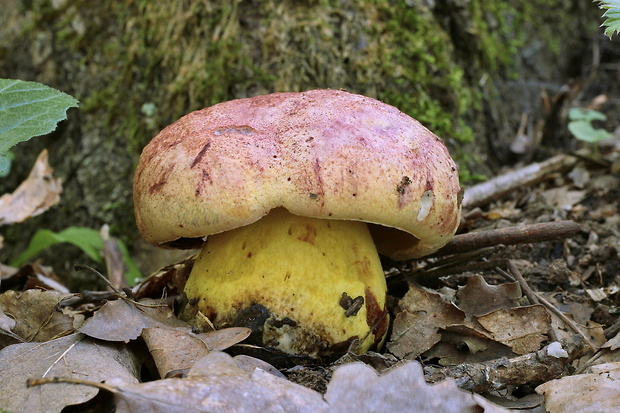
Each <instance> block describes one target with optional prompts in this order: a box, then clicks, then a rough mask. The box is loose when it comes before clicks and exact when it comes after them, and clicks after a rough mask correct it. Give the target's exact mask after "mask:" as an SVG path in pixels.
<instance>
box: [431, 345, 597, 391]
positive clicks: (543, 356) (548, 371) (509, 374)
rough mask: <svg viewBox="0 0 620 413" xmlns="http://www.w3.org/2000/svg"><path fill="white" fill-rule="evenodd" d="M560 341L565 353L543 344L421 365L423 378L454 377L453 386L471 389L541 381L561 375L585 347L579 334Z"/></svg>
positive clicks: (435, 380) (487, 388) (586, 346)
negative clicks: (509, 353) (479, 358)
mask: <svg viewBox="0 0 620 413" xmlns="http://www.w3.org/2000/svg"><path fill="white" fill-rule="evenodd" d="M560 344H561V345H562V349H563V350H564V351H566V353H567V355H568V357H557V355H555V354H556V352H553V351H550V349H549V346H545V347H543V348H542V349H540V350H538V351H536V352H533V353H529V354H525V355H523V356H518V357H514V358H511V359H505V358H504V359H499V360H491V361H487V362H482V363H463V364H459V365H458V366H450V367H443V368H436V367H425V368H424V376H425V377H424V378H425V379H426V381H427V382H431V383H434V382H437V381H440V380H443V379H445V378H454V379H456V384H457V386H459V387H460V388H462V389H464V390H469V391H472V392H475V393H483V392H490V391H495V390H502V389H505V388H507V387H508V386H519V385H523V384H526V383H542V382H546V381H549V380H552V379H556V378H558V377H561V376H563V375H565V374H566V373H567V366H569V365H570V363H571V362H572V361H573V360H575V359H577V358H579V357H581V356H583V355H584V354H586V353H587V351H588V350H589V348H588V345H587V344H586V343H585V342H584V341H583V337H581V336H580V335H574V336H571V337H569V338H567V339H566V340H562V341H560Z"/></svg>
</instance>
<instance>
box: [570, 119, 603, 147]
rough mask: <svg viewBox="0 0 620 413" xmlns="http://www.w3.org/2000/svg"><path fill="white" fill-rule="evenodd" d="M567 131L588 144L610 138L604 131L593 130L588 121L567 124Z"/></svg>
mask: <svg viewBox="0 0 620 413" xmlns="http://www.w3.org/2000/svg"><path fill="white" fill-rule="evenodd" d="M568 130H569V131H570V133H572V134H573V135H574V136H575V138H577V139H579V140H580V141H584V142H588V143H596V142H600V141H602V140H604V139H608V138H609V137H611V134H610V133H609V132H607V131H606V130H605V129H595V128H594V127H593V126H592V124H591V123H590V122H589V121H586V120H577V121H573V122H568Z"/></svg>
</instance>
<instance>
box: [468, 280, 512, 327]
mask: <svg viewBox="0 0 620 413" xmlns="http://www.w3.org/2000/svg"><path fill="white" fill-rule="evenodd" d="M456 297H457V299H458V304H457V305H458V307H459V308H460V309H461V310H463V311H464V312H465V313H466V314H467V315H468V316H471V317H473V316H479V315H482V314H487V313H490V312H491V311H494V310H498V309H510V308H513V307H515V306H518V305H519V302H520V299H521V297H522V292H521V287H519V283H517V282H512V283H504V284H500V285H489V284H487V282H486V281H485V280H484V278H483V277H481V276H479V275H474V276H472V277H469V278H468V279H467V284H466V285H465V286H464V287H461V288H459V290H458V292H457V294H456Z"/></svg>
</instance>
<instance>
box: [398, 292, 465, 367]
mask: <svg viewBox="0 0 620 413" xmlns="http://www.w3.org/2000/svg"><path fill="white" fill-rule="evenodd" d="M398 306H399V309H400V310H401V311H400V312H399V313H398V314H397V315H396V318H395V319H394V324H393V327H392V328H393V330H392V335H391V339H390V342H389V343H388V347H387V348H388V350H389V351H390V352H391V353H392V354H394V355H395V356H396V357H398V358H407V359H413V358H416V357H417V356H418V355H419V354H421V353H423V352H425V351H426V350H428V349H430V348H431V347H432V346H433V345H435V344H436V343H438V342H439V341H440V340H441V334H440V333H439V329H441V328H445V327H446V326H448V325H452V324H460V323H462V322H463V321H464V319H465V314H464V313H463V312H462V311H461V310H459V309H458V308H457V307H456V306H455V305H454V304H452V303H449V302H446V301H444V300H443V299H442V298H441V296H440V295H439V294H438V293H435V292H432V291H429V290H427V289H424V288H421V287H417V286H415V285H412V286H411V287H410V288H409V291H408V292H407V294H405V296H404V297H403V298H402V300H400V302H399V304H398Z"/></svg>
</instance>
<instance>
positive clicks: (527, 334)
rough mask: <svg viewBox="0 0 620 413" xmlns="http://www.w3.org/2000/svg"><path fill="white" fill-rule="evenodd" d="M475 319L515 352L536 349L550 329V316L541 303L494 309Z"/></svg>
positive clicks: (528, 351) (527, 351)
mask: <svg viewBox="0 0 620 413" xmlns="http://www.w3.org/2000/svg"><path fill="white" fill-rule="evenodd" d="M477 320H478V322H479V323H480V324H481V325H482V326H483V327H484V328H485V329H486V330H487V331H489V332H490V333H491V334H492V335H493V338H494V339H495V340H497V341H499V342H500V343H502V344H505V345H507V346H508V347H510V348H511V349H512V351H514V352H515V353H516V354H526V353H530V352H532V351H536V350H538V349H539V348H540V346H541V344H542V342H543V341H545V340H546V339H547V333H548V332H549V330H550V329H551V317H550V316H549V313H547V310H545V308H544V307H543V306H542V305H531V306H527V307H516V308H511V309H509V310H504V309H500V310H495V311H493V312H491V313H489V314H485V315H481V316H480V317H478V318H477Z"/></svg>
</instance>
